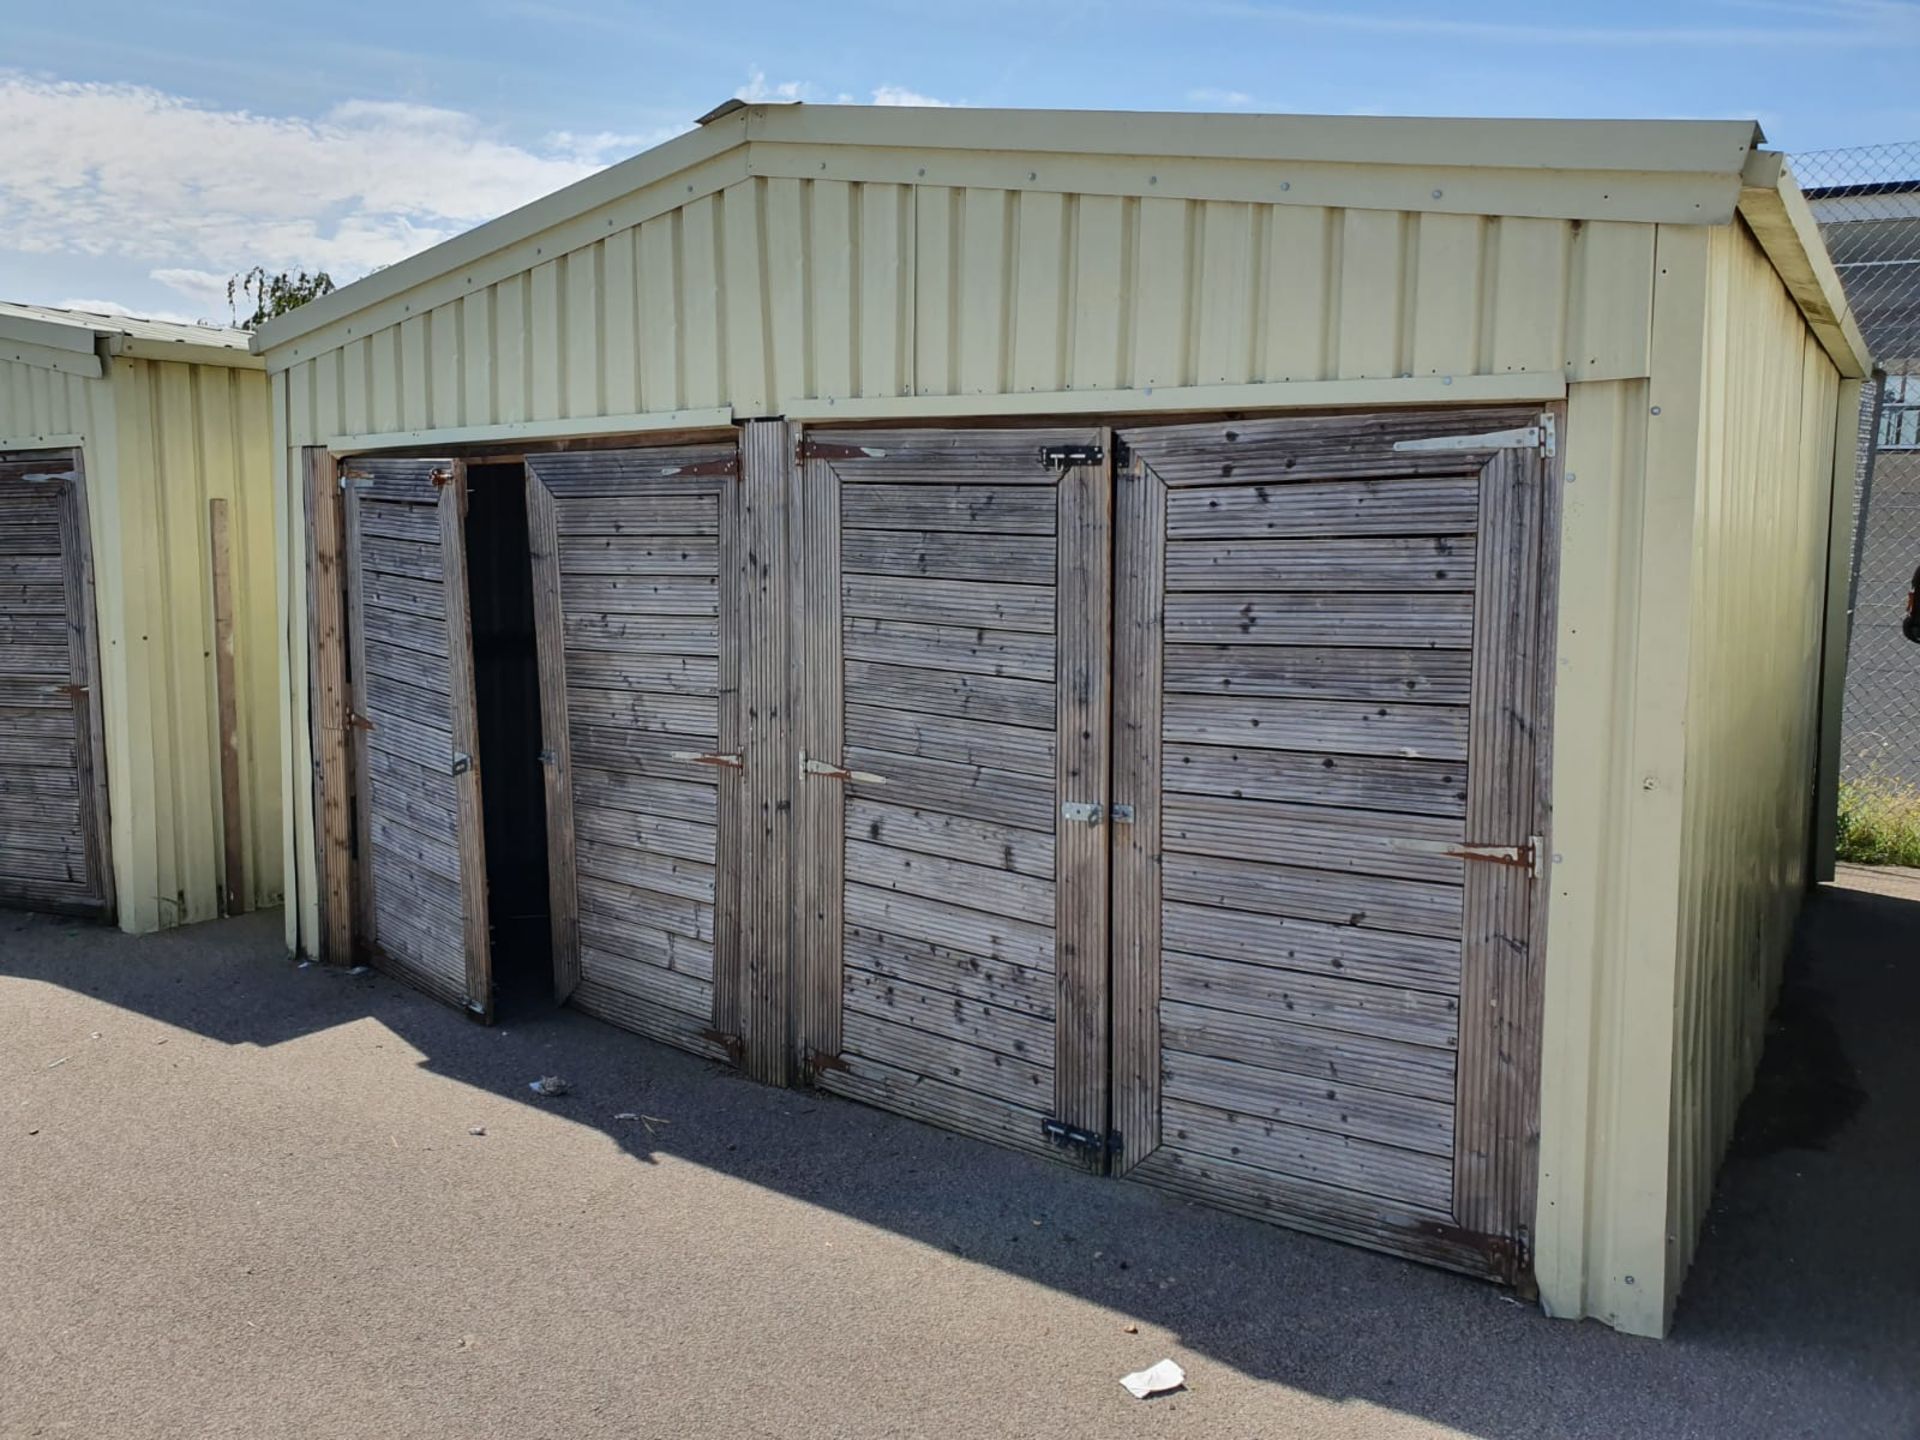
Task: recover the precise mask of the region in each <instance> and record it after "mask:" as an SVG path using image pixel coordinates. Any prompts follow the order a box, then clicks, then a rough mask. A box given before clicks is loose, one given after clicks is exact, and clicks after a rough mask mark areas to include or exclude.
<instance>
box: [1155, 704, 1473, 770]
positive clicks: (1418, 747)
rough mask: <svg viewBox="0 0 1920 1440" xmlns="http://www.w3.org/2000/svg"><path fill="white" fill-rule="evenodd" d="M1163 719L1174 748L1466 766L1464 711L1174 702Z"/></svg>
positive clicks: (1428, 707) (1450, 707)
mask: <svg viewBox="0 0 1920 1440" xmlns="http://www.w3.org/2000/svg"><path fill="white" fill-rule="evenodd" d="M1163 713H1164V720H1163V722H1162V724H1163V731H1162V733H1163V735H1164V737H1165V738H1166V740H1167V741H1168V742H1169V743H1172V744H1188V745H1226V746H1233V747H1235V748H1237V749H1249V748H1251V749H1258V750H1296V751H1298V750H1308V751H1314V752H1323V751H1332V752H1335V753H1342V754H1349V755H1397V756H1399V757H1401V758H1402V759H1407V760H1450V761H1454V762H1456V763H1464V762H1465V760H1466V758H1467V709H1466V707H1465V706H1464V705H1400V704H1388V703H1386V702H1383V701H1378V700H1375V701H1350V700H1281V699H1268V698H1266V697H1264V696H1261V697H1246V698H1241V697H1234V696H1224V695H1169V696H1167V697H1166V699H1165V704H1164V712H1163Z"/></svg>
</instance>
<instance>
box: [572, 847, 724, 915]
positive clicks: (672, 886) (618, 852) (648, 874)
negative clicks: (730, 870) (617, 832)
mask: <svg viewBox="0 0 1920 1440" xmlns="http://www.w3.org/2000/svg"><path fill="white" fill-rule="evenodd" d="M576 861H577V863H578V865H579V869H580V873H581V874H583V875H593V876H597V877H598V878H600V879H603V880H614V881H617V882H619V883H620V884H622V885H630V886H632V887H634V888H635V889H639V890H651V891H654V892H655V893H657V894H660V895H677V896H679V897H680V898H681V899H682V900H697V901H699V902H700V903H701V904H702V905H711V904H712V903H713V866H711V865H708V864H703V863H701V862H700V861H698V860H684V859H679V858H676V857H675V856H672V855H659V854H655V853H653V852H651V851H646V850H635V849H633V848H632V847H631V846H627V845H609V844H606V843H604V842H602V841H599V840H594V839H592V838H590V837H588V836H585V835H582V836H580V837H579V840H578V842H577V855H576Z"/></svg>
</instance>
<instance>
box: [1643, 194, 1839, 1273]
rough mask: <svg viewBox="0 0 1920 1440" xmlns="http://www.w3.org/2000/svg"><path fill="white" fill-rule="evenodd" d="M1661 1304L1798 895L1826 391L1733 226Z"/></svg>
mask: <svg viewBox="0 0 1920 1440" xmlns="http://www.w3.org/2000/svg"><path fill="white" fill-rule="evenodd" d="M1708 278H1709V288H1708V293H1707V316H1706V334H1707V338H1706V352H1707V354H1706V370H1705V373H1706V394H1705V398H1704V403H1703V405H1702V413H1703V418H1704V425H1703V442H1704V443H1703V446H1702V456H1701V470H1700V488H1699V494H1698V498H1697V501H1696V511H1695V529H1696V537H1697V542H1698V543H1697V561H1696V565H1695V569H1694V576H1693V595H1692V631H1693V633H1692V642H1691V647H1690V648H1691V656H1692V674H1691V684H1690V687H1689V694H1688V700H1687V757H1686V765H1687V770H1686V776H1687V780H1686V790H1685V797H1684V820H1683V832H1682V840H1681V851H1682V854H1683V855H1684V856H1685V858H1686V871H1685V873H1684V876H1683V878H1682V888H1681V908H1680V947H1679V974H1678V977H1677V983H1676V985H1675V1001H1676V1003H1675V1014H1674V1045H1675V1054H1674V1081H1675V1085H1674V1095H1673V1144H1672V1172H1671V1176H1670V1180H1669V1185H1670V1199H1669V1208H1670V1211H1671V1215H1672V1220H1671V1224H1670V1231H1669V1233H1671V1234H1673V1235H1674V1237H1675V1243H1674V1246H1673V1248H1672V1250H1671V1251H1670V1253H1669V1256H1668V1284H1667V1289H1668V1292H1669V1294H1672V1293H1674V1292H1676V1291H1677V1290H1678V1288H1679V1282H1680V1279H1681V1277H1682V1276H1684V1275H1685V1273H1686V1270H1687V1267H1688V1266H1689V1264H1690V1263H1691V1262H1692V1259H1693V1252H1694V1246H1695V1242H1696V1239H1697V1237H1698V1235H1699V1231H1700V1226H1701V1224H1702V1222H1703V1221H1704V1219H1705V1217H1706V1212H1707V1206H1708V1203H1709V1201H1710V1200H1711V1198H1712V1190H1713V1180H1714V1175H1715V1173H1716V1172H1717V1171H1718V1169H1719V1165H1720V1160H1721V1157H1722V1156H1723V1155H1724V1154H1725V1153H1726V1148H1727V1144H1728V1142H1729V1140H1730V1139H1731V1138H1732V1132H1733V1123H1734V1118H1735V1115H1736V1113H1737V1112H1738V1110H1739V1107H1740V1102H1741V1100H1742V1099H1744V1098H1745V1096H1746V1093H1747V1090H1748V1089H1749V1088H1750V1086H1751V1084H1752V1080H1753V1072H1754V1068H1755V1066H1756V1065H1757V1064H1758V1063H1759V1058H1760V1049H1761V1045H1762V1043H1763V1041H1764V1038H1765V1029H1766V1017H1767V1014H1768V1012H1769V1011H1770V1010H1771V1009H1772V1008H1773V1001H1774V997H1775V994H1776V992H1777V990H1778V988H1779V982H1780V974H1781V966H1782V962H1783V961H1784V960H1785V958H1786V954H1787V949H1788V946H1789V944H1790V943H1791V940H1792V932H1793V924H1794V918H1795V916H1796V914H1797V913H1798V910H1799V905H1800V898H1801V895H1802V892H1803V891H1804V888H1805V885H1806V878H1807V877H1806V863H1807V839H1808V833H1809V826H1810V824H1811V803H1812V794H1811V791H1810V783H1811V782H1810V777H1811V776H1812V774H1813V769H1814V756H1815V747H1816V745H1817V738H1818V723H1819V715H1818V700H1819V695H1818V674H1819V666H1820V640H1821V629H1822V623H1823V620H1824V609H1823V604H1822V598H1823V592H1824V587H1825V580H1826V562H1827V502H1828V493H1829V490H1828V487H1829V485H1830V483H1831V479H1832V468H1833V453H1834V443H1835V434H1834V430H1835V417H1836V413H1837V401H1838V392H1839V386H1840V377H1839V375H1838V373H1837V372H1836V371H1835V369H1834V367H1833V364H1832V362H1831V361H1829V360H1828V358H1827V356H1826V354H1825V353H1824V352H1823V351H1822V350H1821V349H1820V347H1819V346H1818V345H1817V344H1815V343H1814V341H1813V338H1812V336H1811V335H1810V334H1809V333H1808V331H1807V327H1806V324H1805V322H1804V321H1803V320H1802V318H1801V315H1800V312H1799V310H1798V309H1797V308H1796V307H1795V305H1794V304H1793V302H1792V300H1791V299H1790V298H1789V297H1788V295H1787V293H1786V290H1785V289H1784V288H1783V287H1782V285H1781V283H1780V280H1779V278H1778V276H1776V275H1775V273H1774V271H1773V268H1772V266H1771V265H1769V264H1768V263H1767V259H1766V257H1765V255H1764V254H1762V253H1761V251H1760V249H1759V247H1758V246H1757V245H1756V244H1755V243H1754V242H1753V240H1752V239H1751V237H1750V236H1748V234H1747V233H1746V230H1745V227H1744V226H1740V225H1734V226H1730V227H1726V228H1723V229H1718V230H1715V231H1714V232H1713V233H1712V243H1711V248H1710V250H1709V254H1708Z"/></svg>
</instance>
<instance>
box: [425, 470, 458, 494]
mask: <svg viewBox="0 0 1920 1440" xmlns="http://www.w3.org/2000/svg"><path fill="white" fill-rule="evenodd" d="M427 479H429V480H431V481H432V482H433V488H434V489H436V490H438V489H439V488H440V487H441V486H442V485H451V484H452V483H453V471H451V470H440V469H435V470H431V471H429V472H428V473H427Z"/></svg>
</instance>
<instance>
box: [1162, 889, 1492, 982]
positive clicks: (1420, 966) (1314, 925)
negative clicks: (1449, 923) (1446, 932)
mask: <svg viewBox="0 0 1920 1440" xmlns="http://www.w3.org/2000/svg"><path fill="white" fill-rule="evenodd" d="M1160 925H1161V942H1162V943H1163V944H1164V945H1165V946H1166V947H1167V948H1168V949H1170V950H1184V951H1186V952H1188V953H1189V954H1193V955H1207V956H1212V957H1213V958H1215V959H1220V960H1232V961H1236V962H1238V963H1240V964H1243V965H1265V966H1270V967H1272V968H1273V969H1276V970H1300V971H1304V972H1306V973H1307V974H1312V975H1332V976H1342V977H1344V978H1346V979H1348V980H1365V981H1368V982H1369V983H1372V984H1377V985H1397V986H1403V987H1405V988H1406V989H1409V990H1430V991H1432V992H1433V993H1435V994H1437V995H1458V994H1459V993H1460V943H1459V942H1458V941H1457V940H1446V939H1440V938H1437V937H1435V936H1431V935H1399V934H1395V933H1393V932H1392V931H1389V930H1363V929H1360V928H1359V927H1358V926H1354V925H1337V924H1329V923H1327V922H1326V921H1320V920H1298V919H1294V918H1292V917H1290V916H1285V915H1260V914H1255V913H1253V912H1251V911H1246V910H1222V909H1220V908H1218V907H1216V906H1209V905H1192V904H1183V903H1181V902H1179V901H1167V902H1166V903H1165V904H1164V905H1163V906H1162V909H1161V917H1160Z"/></svg>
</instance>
